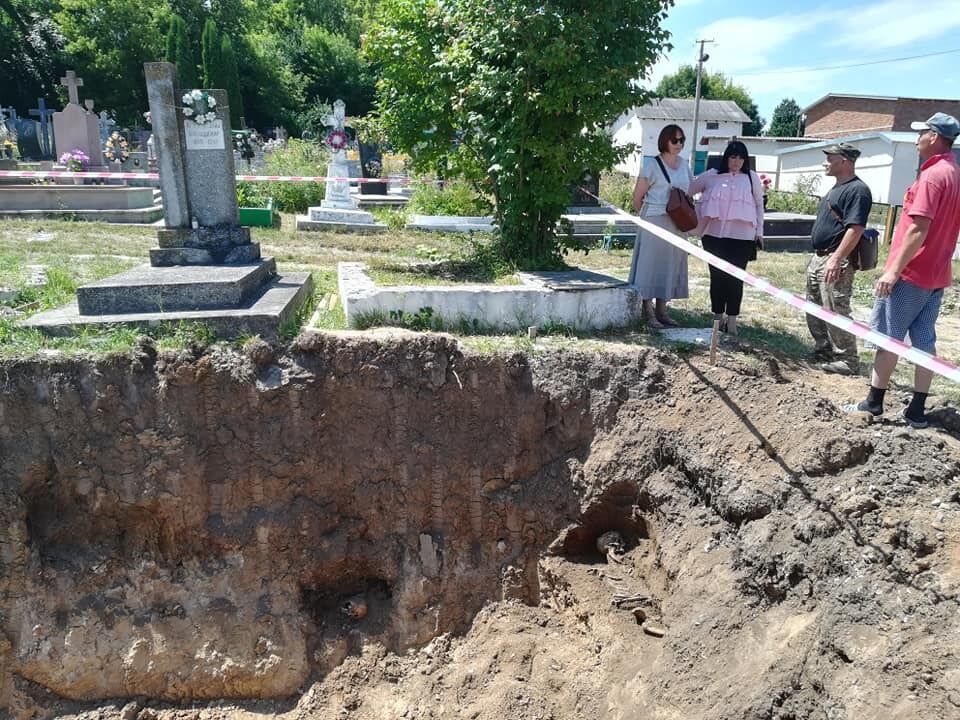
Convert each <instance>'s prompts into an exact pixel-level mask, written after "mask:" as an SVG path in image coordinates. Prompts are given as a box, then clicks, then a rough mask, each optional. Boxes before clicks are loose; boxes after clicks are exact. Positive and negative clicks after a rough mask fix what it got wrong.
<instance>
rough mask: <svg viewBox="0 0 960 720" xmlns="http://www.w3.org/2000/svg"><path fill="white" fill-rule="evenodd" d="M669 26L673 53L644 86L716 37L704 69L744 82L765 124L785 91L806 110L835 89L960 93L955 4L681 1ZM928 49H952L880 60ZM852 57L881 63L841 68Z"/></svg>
mask: <svg viewBox="0 0 960 720" xmlns="http://www.w3.org/2000/svg"><path fill="white" fill-rule="evenodd" d="M666 29H667V30H669V31H670V32H671V35H672V37H671V42H672V44H673V50H671V51H670V52H669V53H668V54H667V55H666V56H665V57H664V58H662V59H661V60H660V61H659V62H658V63H657V64H656V65H655V66H654V67H653V68H652V70H651V74H650V77H649V78H648V79H647V80H645V82H644V84H645V85H647V86H648V87H651V88H652V87H654V86H655V85H656V83H657V82H658V81H659V80H660V78H662V77H663V76H664V75H666V74H669V73H671V72H674V71H675V70H676V69H677V68H678V67H679V66H680V65H684V64H694V63H695V62H696V57H697V47H698V46H697V44H696V43H695V41H696V40H698V39H701V38H702V39H713V40H715V41H716V42H715V43H714V44H710V45H707V46H706V48H705V52H707V53H709V55H710V59H709V60H708V61H707V63H706V64H705V66H704V67H705V69H707V70H709V71H710V72H722V73H723V74H724V75H726V76H727V77H729V78H731V79H732V80H733V81H734V82H735V83H736V84H738V85H741V86H743V87H744V88H746V90H747V91H748V92H749V93H750V95H751V97H753V100H754V102H756V103H757V107H758V108H759V109H760V114H761V115H762V116H763V117H764V118H765V120H766V121H767V122H769V120H770V117H771V116H772V115H773V110H774V108H775V107H776V106H777V105H778V104H779V102H780V101H781V100H783V99H784V98H785V97H792V98H793V99H794V100H796V101H797V103H798V104H799V105H800V107H801V108H805V107H807V106H808V105H810V104H811V103H813V102H815V101H816V100H818V99H819V98H821V97H823V96H824V95H826V94H827V93H831V92H832V93H845V94H857V95H888V96H900V97H924V98H946V99H960V72H958V71H960V1H958V0H923V1H921V2H917V3H908V2H905V1H904V0H881V1H879V2H869V1H867V2H848V1H844V0H836V1H835V2H832V3H828V2H823V3H821V4H817V3H815V2H796V0H785V1H784V2H781V3H756V2H745V1H744V0H733V1H721V2H717V0H676V4H675V5H674V7H672V8H671V9H670V10H669V13H668V16H667V20H666ZM948 51H953V52H948ZM931 53H946V54H941V55H936V56H932V57H923V58H916V59H912V60H900V61H897V62H881V63H877V62H876V61H882V60H889V59H895V58H905V57H914V56H918V55H928V54H931ZM853 63H875V64H870V65H864V66H861V67H847V68H837V67H835V66H838V65H850V64H853Z"/></svg>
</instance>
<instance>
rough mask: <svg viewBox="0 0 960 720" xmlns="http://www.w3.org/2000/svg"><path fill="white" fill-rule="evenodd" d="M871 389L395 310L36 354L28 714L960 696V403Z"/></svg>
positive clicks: (3, 623)
mask: <svg viewBox="0 0 960 720" xmlns="http://www.w3.org/2000/svg"><path fill="white" fill-rule="evenodd" d="M862 391H863V381H862V380H861V379H846V378H839V379H838V378H831V377H828V376H824V375H822V374H821V373H819V372H816V371H813V370H811V369H810V368H808V367H806V366H803V365H796V364H789V363H786V362H784V361H782V360H778V359H777V358H775V357H773V356H770V355H768V354H766V353H764V352H762V351H759V350H750V349H748V350H747V351H746V352H744V353H738V354H737V355H734V356H730V355H725V356H723V357H722V358H721V361H720V363H719V364H718V365H716V366H711V365H710V364H709V363H708V361H707V359H706V357H705V356H703V355H693V356H677V355H674V354H671V353H669V352H664V351H660V350H653V349H648V348H647V349H645V348H636V347H627V346H610V347H609V348H608V349H607V350H606V351H605V352H603V353H575V352H570V351H547V352H542V353H539V354H537V355H535V356H533V357H526V356H523V355H519V354H517V355H511V356H479V355H470V354H465V353H464V352H463V350H462V349H461V348H460V346H459V345H458V344H457V343H456V342H455V341H453V340H451V339H449V338H446V337H444V336H422V335H421V336H418V335H408V334H395V333H394V334H375V335H360V334H350V333H343V334H308V335H304V336H302V337H301V338H300V339H299V340H298V341H297V342H296V343H295V344H294V345H293V346H291V347H290V348H287V349H285V350H283V351H275V350H274V349H272V348H269V347H266V346H258V347H253V348H251V349H250V350H249V352H247V353H246V354H241V353H238V352H234V351H228V350H213V351H207V352H196V353H183V354H182V355H180V356H177V357H172V356H160V357H158V356H157V355H156V353H155V352H154V351H153V349H152V348H151V347H150V346H149V345H144V346H143V347H142V348H141V350H140V352H138V353H137V354H136V355H135V356H132V357H114V358H109V359H105V360H99V361H96V362H94V361H89V362H84V361H67V360H56V359H48V360H46V361H37V362H29V363H28V362H23V363H7V364H5V365H3V366H0V392H2V395H0V452H2V456H0V473H2V475H0V716H2V715H3V714H4V713H7V714H8V715H9V716H11V717H16V718H28V717H31V716H33V717H63V718H77V719H79V718H85V719H88V720H94V718H97V719H104V720H107V719H109V720H113V719H114V718H123V720H134V719H135V718H137V719H139V720H173V719H174V718H177V719H179V720H187V719H188V718H189V719H196V720H200V719H204V720H219V719H227V718H229V719H231V720H233V719H237V720H240V719H243V720H253V719H254V718H258V719H260V718H264V717H272V716H275V717H278V718H283V719H284V720H295V719H300V718H355V719H356V720H374V719H380V718H408V719H414V718H478V719H481V720H504V719H505V718H510V719H523V720H534V719H537V718H539V719H540V720H547V719H548V718H552V719H554V720H561V719H567V718H644V719H647V718H650V719H660V720H667V719H674V718H677V719H679V718H685V719H686V718H711V719H712V718H717V719H724V720H726V719H730V720H733V719H734V718H736V719H749V720H761V719H764V720H773V719H779V720H788V719H792V720H800V719H801V718H802V719H807V718H816V719H823V720H839V719H844V720H846V719H849V720H854V719H857V720H859V719H861V718H883V719H891V720H893V719H899V718H903V719H904V720H906V719H907V718H910V719H911V720H913V719H914V718H960V663H958V657H957V655H958V652H960V614H958V592H960V450H958V448H960V445H958V442H957V439H956V431H957V429H958V428H960V421H958V417H957V415H956V413H955V412H954V411H953V410H952V409H951V408H949V407H945V406H944V405H943V403H941V402H940V401H937V400H936V399H934V401H933V405H934V407H935V412H934V416H935V418H936V419H937V425H936V426H935V427H933V428H931V429H929V430H923V431H917V430H913V429H910V428H907V427H905V426H904V425H903V424H902V423H901V422H897V421H896V420H892V419H891V420H888V421H885V422H880V423H873V424H868V423H865V422H864V421H863V420H862V419H858V418H853V417H850V416H845V415H843V414H842V413H841V412H840V411H839V409H838V406H839V404H841V403H843V402H847V401H849V400H851V399H855V398H857V397H858V396H859V395H860V394H861V393H862ZM901 400H902V397H900V396H899V395H898V394H897V393H892V397H891V398H889V400H888V404H889V405H890V406H891V407H890V410H889V411H888V414H889V415H891V416H893V415H894V414H895V410H897V409H899V407H901V406H900V401H901ZM611 531H613V532H616V534H617V535H616V536H615V537H614V543H615V544H614V545H613V546H612V547H609V546H607V545H605V544H604V543H605V542H607V541H609V539H610V538H611V536H609V535H605V534H606V533H608V532H611ZM601 536H604V537H603V538H602V541H601V543H600V545H601V547H602V549H598V539H600V538H601ZM617 542H619V543H620V544H619V545H617V544H616V543H617Z"/></svg>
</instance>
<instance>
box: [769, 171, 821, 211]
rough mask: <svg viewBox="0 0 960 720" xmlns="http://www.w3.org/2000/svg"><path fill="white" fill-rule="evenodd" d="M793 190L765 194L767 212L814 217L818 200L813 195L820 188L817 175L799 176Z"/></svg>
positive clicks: (771, 191)
mask: <svg viewBox="0 0 960 720" xmlns="http://www.w3.org/2000/svg"><path fill="white" fill-rule="evenodd" d="M794 187H795V189H794V190H770V191H768V192H767V210H779V211H781V212H794V213H801V214H803V215H816V213H817V205H819V204H820V200H819V198H818V197H817V196H816V195H815V194H814V193H816V192H817V189H818V188H819V187H820V176H819V175H812V174H810V175H807V174H804V175H800V177H798V178H797V181H796V184H795V186H794Z"/></svg>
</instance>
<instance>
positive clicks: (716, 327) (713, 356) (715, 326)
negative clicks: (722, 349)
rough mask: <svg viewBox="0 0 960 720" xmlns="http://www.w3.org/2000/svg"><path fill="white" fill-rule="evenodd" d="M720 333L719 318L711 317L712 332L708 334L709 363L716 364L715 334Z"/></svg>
mask: <svg viewBox="0 0 960 720" xmlns="http://www.w3.org/2000/svg"><path fill="white" fill-rule="evenodd" d="M719 334H720V318H714V319H713V332H712V333H711V334H710V364H711V365H716V364H717V339H718V338H717V336H718V335H719Z"/></svg>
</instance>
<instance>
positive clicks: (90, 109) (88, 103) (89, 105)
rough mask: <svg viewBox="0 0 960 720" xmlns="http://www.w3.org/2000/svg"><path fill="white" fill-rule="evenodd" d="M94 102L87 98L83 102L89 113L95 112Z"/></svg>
mask: <svg viewBox="0 0 960 720" xmlns="http://www.w3.org/2000/svg"><path fill="white" fill-rule="evenodd" d="M94 104H95V103H94V101H93V100H91V99H90V98H87V99H86V100H84V101H83V106H84V107H85V108H86V109H87V112H93V106H94Z"/></svg>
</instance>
